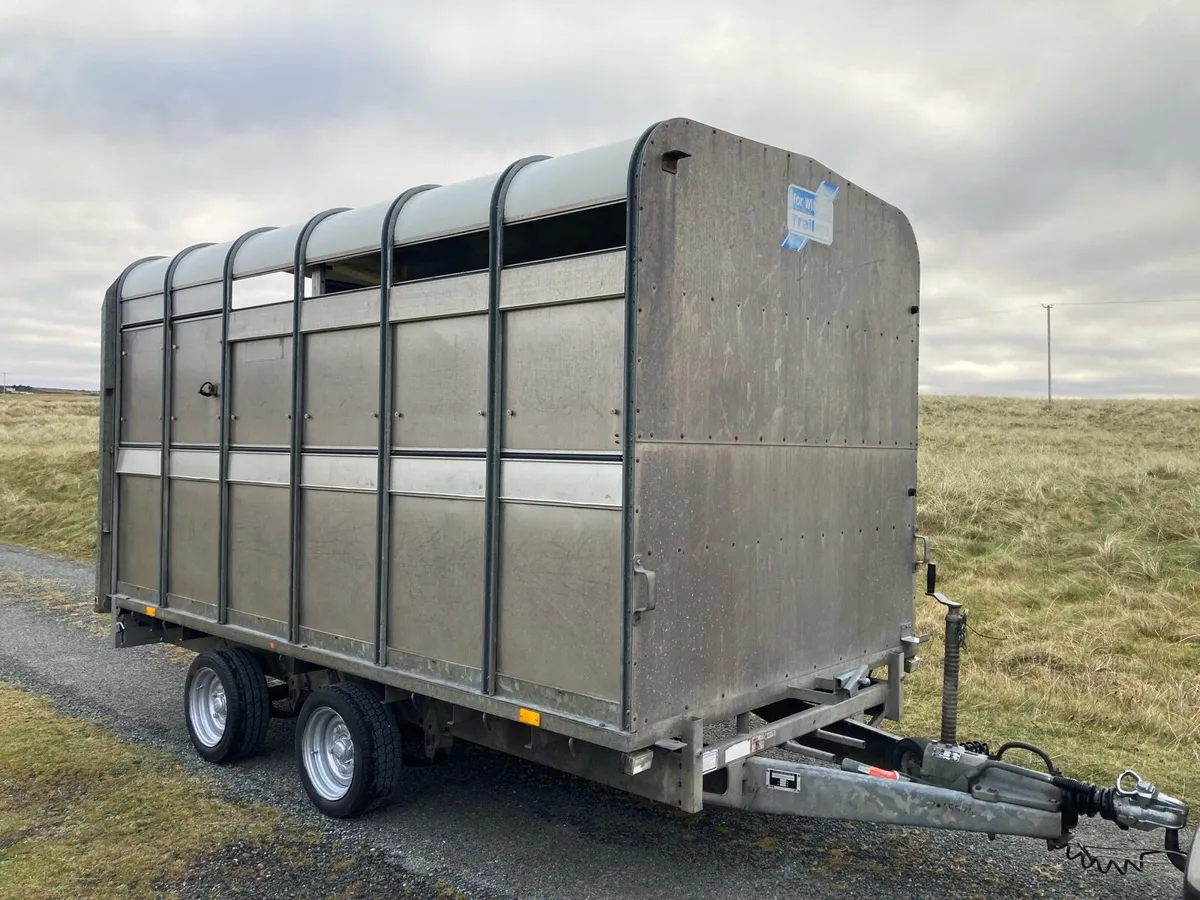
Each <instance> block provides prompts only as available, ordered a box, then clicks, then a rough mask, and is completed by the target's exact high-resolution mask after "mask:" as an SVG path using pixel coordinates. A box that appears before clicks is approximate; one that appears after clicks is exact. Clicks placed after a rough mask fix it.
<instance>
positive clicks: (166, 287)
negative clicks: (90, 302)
mask: <svg viewBox="0 0 1200 900" xmlns="http://www.w3.org/2000/svg"><path fill="white" fill-rule="evenodd" d="M212 245H213V242H212V241H205V242H204V243H201V244H192V245H191V246H190V247H184V248H183V249H182V250H180V251H179V252H178V253H176V254H175V255H174V256H173V257H171V263H170V265H168V266H167V271H166V274H165V275H164V276H163V326H162V328H163V330H162V342H163V355H162V382H161V384H162V407H161V408H162V446H161V447H160V448H159V470H158V478H159V494H160V497H159V500H160V506H159V514H160V521H159V539H158V605H159V606H167V605H168V603H167V593H168V587H169V580H170V575H171V571H170V568H171V528H170V526H171V477H170V476H171V471H170V463H171V422H172V421H173V420H174V415H173V413H172V403H171V390H172V387H173V386H174V382H175V371H174V366H175V353H174V351H175V344H174V340H175V329H174V326H173V324H172V322H171V315H172V313H173V312H174V304H173V302H172V301H173V297H172V292H173V291H174V281H175V270H176V269H177V268H179V264H180V263H181V262H183V258H184V257H185V256H187V255H188V254H189V253H192V252H193V251H195V250H199V249H201V248H202V247H211V246H212Z"/></svg>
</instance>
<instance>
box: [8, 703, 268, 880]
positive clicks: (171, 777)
mask: <svg viewBox="0 0 1200 900" xmlns="http://www.w3.org/2000/svg"><path fill="white" fill-rule="evenodd" d="M0 735H2V736H3V737H2V738H0V897H11V898H14V900H15V898H17V897H20V898H22V900H34V898H40V897H47V898H48V897H95V898H105V897H114V898H115V897H152V896H162V894H161V893H160V891H159V890H158V886H159V884H160V883H161V882H162V881H163V880H164V879H165V880H167V881H170V880H173V879H176V878H179V877H181V876H182V875H184V874H185V873H186V871H187V865H188V862H189V860H190V859H192V858H194V857H196V856H199V855H201V854H202V853H208V852H211V851H212V850H214V849H217V848H220V847H221V846H223V845H225V844H228V843H231V842H232V841H234V840H239V841H257V840H261V839H263V838H266V837H268V836H274V834H275V832H276V829H277V827H278V819H279V817H278V815H277V814H276V813H274V812H273V811H272V810H270V809H269V808H266V807H261V806H249V805H245V804H232V803H228V802H225V801H224V800H222V799H221V798H220V790H219V788H217V787H215V786H214V785H211V784H208V783H206V782H205V781H203V780H201V779H197V778H196V777H194V776H191V775H188V773H187V772H186V771H185V770H184V768H183V766H181V765H180V764H179V763H178V762H176V761H175V760H173V759H171V758H170V756H169V755H168V754H166V753H164V752H158V751H151V750H148V749H146V748H144V747H131V746H130V745H127V744H122V743H120V742H119V741H118V740H117V739H116V738H114V737H113V736H112V735H111V734H109V733H108V732H107V731H105V730H104V729H103V728H101V727H99V726H97V725H91V724H87V723H84V722H79V721H76V720H74V719H70V718H67V717H65V716H60V715H57V714H55V713H54V712H53V710H52V709H51V708H50V705H49V704H48V703H47V702H46V701H45V700H41V699H39V698H34V697H30V696H29V695H27V694H24V693H22V692H21V691H18V690H16V689H15V688H12V687H8V686H7V685H4V684H0ZM147 784H152V785H153V790H147V789H146V786H147ZM181 813H183V814H181ZM162 835H169V836H170V839H169V840H159V839H157V837H155V838H154V839H149V840H148V839H147V837H148V836H162Z"/></svg>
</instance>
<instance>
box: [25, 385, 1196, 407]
mask: <svg viewBox="0 0 1200 900" xmlns="http://www.w3.org/2000/svg"><path fill="white" fill-rule="evenodd" d="M18 386H20V387H22V388H25V387H28V388H29V392H30V393H39V392H41V393H51V394H99V393H100V388H99V386H97V387H77V386H66V387H60V386H55V385H38V384H29V383H28V382H23V381H11V380H10V381H9V382H8V383H7V385H6V391H4V392H2V393H15V388H17V387H18ZM917 396H918V397H937V398H939V399H946V400H954V399H961V400H1030V401H1035V402H1036V401H1041V402H1045V401H1046V397H1045V395H1044V394H1043V395H1037V394H964V393H953V392H942V391H935V390H929V389H927V388H926V389H920V390H918V391H917ZM1188 400H1197V401H1200V395H1194V394H1121V395H1101V394H1088V395H1081V394H1058V393H1056V394H1055V395H1054V398H1053V400H1051V401H1050V402H1052V403H1059V402H1065V401H1070V402H1082V403H1100V402H1105V403H1112V402H1129V403H1132V402H1138V401H1140V402H1143V403H1144V402H1147V401H1150V402H1164V403H1169V402H1185V401H1188Z"/></svg>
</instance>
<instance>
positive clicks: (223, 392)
mask: <svg viewBox="0 0 1200 900" xmlns="http://www.w3.org/2000/svg"><path fill="white" fill-rule="evenodd" d="M274 230H275V229H274V227H271V226H268V227H265V228H255V229H254V230H253V231H247V232H246V233H245V234H243V235H241V236H240V237H239V238H238V239H237V240H235V241H234V242H233V243H232V244H230V245H229V249H228V250H227V251H225V264H224V267H223V269H222V280H221V380H220V381H219V382H218V384H217V394H218V403H219V404H220V410H221V412H220V431H219V435H220V436H219V437H218V444H217V622H218V623H219V624H221V625H224V624H226V623H227V622H228V621H229V442H230V435H231V432H232V418H231V417H232V416H233V394H232V386H233V352H232V351H231V350H230V349H229V314H230V312H231V311H232V310H233V266H234V262H235V261H236V260H237V255H238V251H239V250H241V249H242V245H243V244H245V243H246V241H248V240H250V238H252V237H254V236H255V235H256V234H262V233H263V232H264V231H274Z"/></svg>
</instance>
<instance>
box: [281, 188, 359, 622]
mask: <svg viewBox="0 0 1200 900" xmlns="http://www.w3.org/2000/svg"><path fill="white" fill-rule="evenodd" d="M345 211H346V208H345V207H338V208H337V209H327V210H325V211H324V212H319V213H317V214H316V215H315V216H313V217H312V218H311V219H309V220H308V221H307V222H306V223H305V224H304V227H303V228H302V229H301V230H300V234H299V236H298V237H297V238H296V254H295V256H294V257H293V259H292V265H293V267H294V268H293V271H292V274H293V276H294V277H293V279H292V411H291V419H292V433H291V441H290V450H291V454H290V455H291V458H290V464H289V467H288V472H289V475H288V520H289V522H290V525H289V528H288V640H289V641H291V642H292V643H293V644H298V643H300V593H301V591H300V575H301V572H300V569H301V559H300V529H301V525H302V513H303V508H302V505H301V503H300V464H301V461H302V460H301V451H302V450H303V449H304V353H303V344H302V341H301V338H302V336H303V332H302V330H301V311H302V309H303V307H304V265H305V259H306V257H307V256H308V240H309V238H311V237H312V233H313V229H315V228H316V227H317V226H318V225H320V224H321V222H323V221H324V220H325V219H328V218H329V217H330V216H332V215H336V214H337V213H340V212H345Z"/></svg>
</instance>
